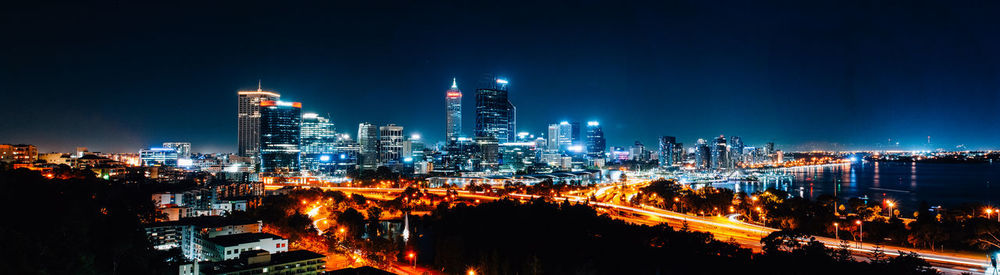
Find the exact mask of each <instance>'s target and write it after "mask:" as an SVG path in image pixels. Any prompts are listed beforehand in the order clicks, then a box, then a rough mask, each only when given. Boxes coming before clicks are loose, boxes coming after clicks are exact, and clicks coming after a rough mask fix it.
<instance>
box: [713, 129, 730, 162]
mask: <svg viewBox="0 0 1000 275" xmlns="http://www.w3.org/2000/svg"><path fill="white" fill-rule="evenodd" d="M711 148H712V169H725V168H730V167H729V164H730V162H729V144H727V143H726V137H725V136H722V135H720V136H719V137H717V138H715V142H713V143H712V146H711Z"/></svg>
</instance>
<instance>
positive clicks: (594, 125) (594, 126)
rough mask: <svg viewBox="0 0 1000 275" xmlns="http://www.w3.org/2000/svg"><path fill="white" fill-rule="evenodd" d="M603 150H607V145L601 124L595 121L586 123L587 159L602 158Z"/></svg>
mask: <svg viewBox="0 0 1000 275" xmlns="http://www.w3.org/2000/svg"><path fill="white" fill-rule="evenodd" d="M605 149H607V144H606V140H605V139H604V130H602V129H601V124H600V123H598V122H597V121H590V122H587V157H588V158H590V159H598V158H603V157H604V150H605Z"/></svg>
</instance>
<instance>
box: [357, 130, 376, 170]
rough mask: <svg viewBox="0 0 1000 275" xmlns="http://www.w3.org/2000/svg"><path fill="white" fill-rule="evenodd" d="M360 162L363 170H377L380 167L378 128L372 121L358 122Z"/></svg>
mask: <svg viewBox="0 0 1000 275" xmlns="http://www.w3.org/2000/svg"><path fill="white" fill-rule="evenodd" d="M358 145H359V146H360V147H361V150H360V152H359V154H358V164H359V165H360V166H361V169H362V170H375V168H377V167H378V128H376V127H375V125H372V124H371V123H367V122H364V123H361V124H358Z"/></svg>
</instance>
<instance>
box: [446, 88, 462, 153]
mask: <svg viewBox="0 0 1000 275" xmlns="http://www.w3.org/2000/svg"><path fill="white" fill-rule="evenodd" d="M445 105H446V108H447V115H448V118H447V125H446V127H445V131H446V132H445V138H447V141H448V142H452V141H453V140H454V139H456V138H458V137H459V136H461V135H462V91H459V90H458V83H457V82H456V81H455V79H454V78H452V79H451V89H448V91H447V92H445Z"/></svg>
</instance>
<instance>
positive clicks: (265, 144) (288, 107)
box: [260, 100, 302, 176]
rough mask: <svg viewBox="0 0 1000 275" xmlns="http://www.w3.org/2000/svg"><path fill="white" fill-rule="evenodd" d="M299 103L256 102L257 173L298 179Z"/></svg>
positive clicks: (300, 109) (300, 110)
mask: <svg viewBox="0 0 1000 275" xmlns="http://www.w3.org/2000/svg"><path fill="white" fill-rule="evenodd" d="M301 122H302V103H299V102H285V101H272V100H268V101H261V102H260V172H261V173H263V174H265V175H266V176H298V172H299V169H300V166H299V153H300V150H299V141H300V138H301V128H300V126H301Z"/></svg>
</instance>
